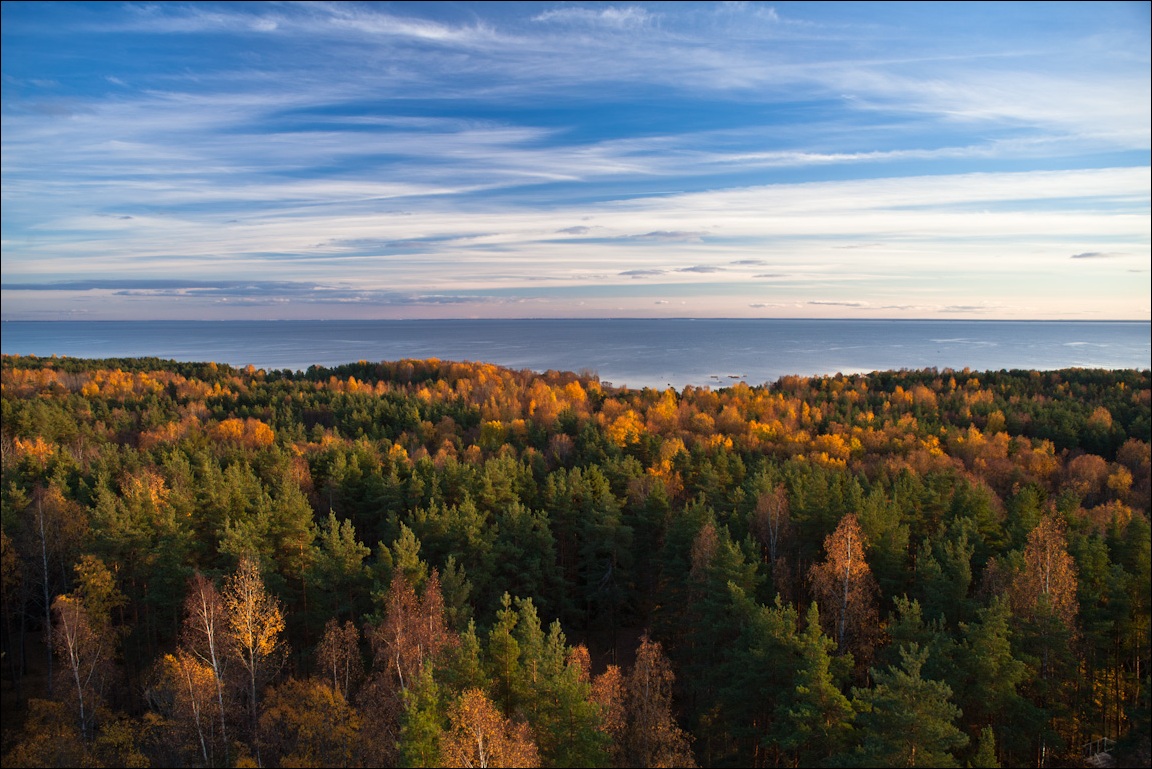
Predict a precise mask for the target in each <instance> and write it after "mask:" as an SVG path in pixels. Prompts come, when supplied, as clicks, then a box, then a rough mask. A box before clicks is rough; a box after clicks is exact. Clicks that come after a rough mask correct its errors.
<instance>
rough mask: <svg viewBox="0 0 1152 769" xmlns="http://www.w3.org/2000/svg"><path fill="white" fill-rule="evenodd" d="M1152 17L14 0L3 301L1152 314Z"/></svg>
mask: <svg viewBox="0 0 1152 769" xmlns="http://www.w3.org/2000/svg"><path fill="white" fill-rule="evenodd" d="M1149 8H1150V4H1149V3H1147V2H1134V3H1105V2H1092V3H1087V2H1083V3H1080V2H1074V3H1046V2H1023V3H976V2H960V3H911V2H894V3H867V2H848V3H834V2H812V3H754V2H738V3H711V2H710V3H685V2H675V3H530V2H523V3H498V2H481V3H463V2H443V3H326V2H315V3H313V2H303V3H281V2H270V3H240V2H227V3H182V2H163V3H147V2H136V3H117V2H99V3H49V2H5V3H3V6H2V19H0V21H2V27H0V28H2V32H0V36H2V40H0V42H2V58H3V62H2V64H3V66H2V77H3V81H2V84H3V94H2V100H0V101H2V106H0V118H2V122H3V141H2V145H3V164H2V165H3V167H2V172H3V189H2V201H0V202H2V216H0V241H2V242H0V246H2V250H0V254H2V256H0V266H2V273H3V274H2V281H0V306H2V309H0V315H2V317H3V319H5V320H75V319H92V320H164V319H172V320H178V319H179V320H185V319H221V320H224V319H281V318H283V319H288V318H299V319H341V318H472V317H477V318H483V317H499V318H521V317H523V318H527V317H700V318H703V317H768V318H910V319H911V318H957V319H1071V320H1096V319H1099V320H1104V319H1134V320H1149V319H1150V318H1152V289H1150V275H1149V272H1150V263H1152V256H1150V240H1152V209H1150V197H1152V192H1150V186H1152V184H1150V168H1149V166H1150V164H1152V155H1150V147H1152V141H1150V125H1152V118H1150V107H1149V105H1150V102H1152V94H1150V86H1149V82H1150V74H1149V73H1150V70H1152V65H1150V37H1149V26H1150V14H1149Z"/></svg>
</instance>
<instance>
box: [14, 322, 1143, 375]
mask: <svg viewBox="0 0 1152 769" xmlns="http://www.w3.org/2000/svg"><path fill="white" fill-rule="evenodd" d="M0 330H2V332H3V333H2V334H0V351H2V352H4V353H8V354H21V355H40V356H48V355H69V356H78V357H84V358H121V357H136V356H157V357H160V358H172V359H175V360H182V361H210V360H213V361H216V362H218V363H230V364H232V365H238V366H244V365H247V364H249V363H250V364H253V365H254V366H256V367H257V368H265V369H305V368H308V367H309V366H311V365H313V364H319V365H321V366H333V365H338V364H341V363H347V362H350V361H356V360H370V361H378V360H397V359H400V358H429V357H436V358H441V359H443V360H470V361H485V362H488V363H495V364H498V365H501V366H507V367H510V368H516V369H521V368H526V369H532V370H535V371H546V370H548V369H557V370H566V371H581V370H588V371H593V372H596V373H598V374H599V375H600V378H601V379H602V380H605V381H608V382H612V383H613V384H616V385H627V386H629V387H658V388H663V387H666V386H669V385H671V386H673V387H676V388H681V387H683V386H684V385H687V384H692V385H698V386H699V385H710V386H712V387H721V386H726V385H729V384H732V383H734V382H737V381H744V382H747V383H749V384H762V383H764V382H774V381H776V380H777V379H779V378H780V377H781V376H784V375H787V374H800V375H805V376H811V375H823V374H835V373H837V372H842V373H845V374H847V373H858V372H869V371H878V370H886V369H901V368H926V367H932V366H934V367H936V368H941V369H943V368H953V369H962V368H965V367H967V368H970V369H973V370H988V369H992V370H996V369H1042V370H1047V369H1058V368H1072V367H1083V368H1110V369H1115V368H1140V369H1145V368H1149V366H1150V357H1152V343H1150V338H1152V334H1150V325H1149V324H1148V323H1144V322H1138V321H1137V322H1123V321H1116V322H1076V321H880V320H865V321H849V320H689V319H678V320H665V319H662V320H632V319H619V320H421V321H246V322H231V321H230V322H209V321H169V322H148V323H143V322H31V321H6V322H4V323H3V324H0Z"/></svg>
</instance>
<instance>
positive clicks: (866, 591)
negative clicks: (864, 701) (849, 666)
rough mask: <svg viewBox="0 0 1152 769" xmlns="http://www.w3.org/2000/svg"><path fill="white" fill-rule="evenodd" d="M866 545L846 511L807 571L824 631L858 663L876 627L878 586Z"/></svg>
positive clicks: (864, 656) (867, 652)
mask: <svg viewBox="0 0 1152 769" xmlns="http://www.w3.org/2000/svg"><path fill="white" fill-rule="evenodd" d="M866 546H867V540H866V539H865V538H864V532H863V531H861V530H860V522H859V521H858V520H857V518H856V515H855V514H849V515H846V516H844V518H843V520H841V521H840V525H839V526H837V527H836V531H834V532H832V533H831V534H829V535H828V537H827V538H825V540H824V551H825V554H826V555H825V558H824V561H823V562H822V563H817V564H813V566H812V568H811V569H809V571H808V579H809V580H810V582H811V584H812V592H813V593H814V594H815V596H816V600H817V602H818V603H819V606H820V618H821V620H822V622H823V623H824V625H825V630H826V632H827V633H828V635H830V636H832V637H833V638H835V639H836V645H837V648H838V649H839V650H840V652H841V653H844V652H848V651H850V652H852V653H853V654H854V655H855V656H856V660H857V662H858V663H859V664H865V663H866V662H867V660H868V659H869V658H870V657H871V654H872V647H873V644H874V643H875V637H876V627H877V613H876V595H877V592H878V590H877V587H876V580H875V578H873V576H872V570H871V569H870V568H868V563H867V561H865V560H864V548H865V547H866Z"/></svg>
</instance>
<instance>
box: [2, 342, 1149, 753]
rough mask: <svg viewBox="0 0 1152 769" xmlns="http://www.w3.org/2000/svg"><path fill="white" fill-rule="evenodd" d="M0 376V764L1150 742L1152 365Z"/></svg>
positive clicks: (192, 366) (147, 362)
mask: <svg viewBox="0 0 1152 769" xmlns="http://www.w3.org/2000/svg"><path fill="white" fill-rule="evenodd" d="M0 382H2V427H3V435H2V441H0V448H2V452H3V453H2V472H3V474H2V493H3V500H2V501H3V504H2V525H3V534H2V545H3V552H2V567H3V596H2V597H3V607H2V608H3V627H2V631H3V671H2V672H3V675H2V681H3V734H2V745H0V751H2V754H3V763H4V766H6V767H7V766H269V767H275V766H436V765H455V766H462V765H473V766H479V765H486V766H492V767H495V766H536V765H539V766H604V767H608V766H616V767H628V766H693V765H700V766H754V767H767V766H817V765H848V766H913V765H915V766H960V765H965V766H968V765H970V766H997V765H1003V766H1055V765H1064V766H1075V765H1085V764H1087V763H1091V762H1099V761H1101V760H1107V759H1108V758H1110V759H1111V760H1112V761H1114V762H1119V763H1120V764H1121V765H1143V766H1147V765H1148V762H1149V760H1150V755H1149V702H1150V700H1149V692H1150V690H1152V683H1150V677H1149V672H1150V671H1152V660H1150V658H1149V657H1150V651H1149V648H1150V640H1149V639H1150V636H1149V630H1150V619H1152V566H1150V563H1152V559H1150V544H1152V534H1150V528H1149V504H1150V495H1152V488H1150V476H1152V467H1150V463H1152V460H1150V446H1149V440H1150V434H1152V375H1150V372H1149V371H1148V370H1142V371H1138V370H1083V369H1070V370H1062V371H1043V372H1040V371H984V372H975V371H968V370H964V371H953V370H942V371H937V370H919V371H899V372H892V371H889V372H876V373H872V374H867V375H851V376H840V375H837V376H828V377H785V378H782V379H780V380H779V381H777V382H775V383H773V384H770V385H765V386H760V387H750V386H747V385H745V384H737V385H735V386H733V387H728V388H724V389H709V388H706V387H704V388H700V387H686V388H684V389H683V390H681V391H676V390H673V389H667V390H663V391H661V390H654V389H644V390H635V389H623V388H614V387H611V386H609V385H607V384H606V383H602V382H600V381H598V380H597V379H596V377H595V376H593V375H576V374H571V373H563V372H556V371H549V372H546V373H543V374H537V373H533V372H530V371H514V370H509V369H504V368H499V367H497V366H493V365H487V364H483V363H461V362H448V361H440V360H435V359H431V360H402V361H397V362H384V363H369V362H364V361H361V362H359V363H355V364H349V365H345V366H340V367H336V368H320V367H312V368H310V369H308V370H307V371H304V372H295V371H266V370H256V369H253V368H251V367H249V368H247V369H239V368H233V367H229V366H224V365H216V364H213V363H203V364H202V363H178V362H174V361H165V360H159V359H154V358H148V359H116V360H82V359H74V358H35V357H14V356H4V357H3V359H2V371H0ZM1101 754H1107V756H1106V757H1105V756H1102V755H1101Z"/></svg>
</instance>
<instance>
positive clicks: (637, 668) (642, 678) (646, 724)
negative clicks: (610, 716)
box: [622, 636, 696, 766]
mask: <svg viewBox="0 0 1152 769" xmlns="http://www.w3.org/2000/svg"><path fill="white" fill-rule="evenodd" d="M675 680H676V676H675V675H674V674H673V673H672V666H671V664H670V663H669V662H668V658H667V657H665V656H664V652H663V650H662V649H661V647H660V644H659V643H657V642H655V641H652V640H649V638H648V636H644V638H643V639H641V641H640V648H639V649H637V650H636V664H635V665H634V666H633V668H632V670H631V672H630V673H629V674H628V678H627V680H626V681H625V682H624V686H623V689H624V697H625V700H624V702H625V707H624V710H625V719H626V726H625V731H624V738H623V740H622V742H623V751H622V754H623V756H622V757H623V758H624V759H625V761H624V762H623V764H622V765H623V766H696V762H695V760H694V759H693V758H692V752H691V750H690V748H689V737H688V735H687V734H686V733H685V732H684V730H682V729H681V728H680V727H679V726H678V725H677V724H676V719H675V718H674V717H673V715H672V684H673V683H674V682H675Z"/></svg>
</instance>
